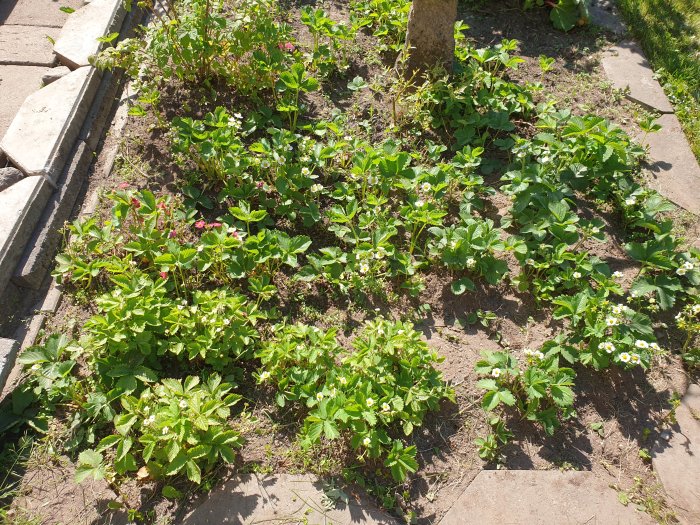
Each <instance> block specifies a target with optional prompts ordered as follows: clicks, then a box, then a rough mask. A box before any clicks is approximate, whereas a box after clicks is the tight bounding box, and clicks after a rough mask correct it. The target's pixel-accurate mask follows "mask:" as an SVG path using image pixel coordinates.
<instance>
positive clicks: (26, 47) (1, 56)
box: [0, 25, 58, 66]
mask: <svg viewBox="0 0 700 525" xmlns="http://www.w3.org/2000/svg"><path fill="white" fill-rule="evenodd" d="M47 36H48V37H51V38H54V39H55V38H56V37H57V36H58V29H56V28H55V27H45V28H40V29H37V28H36V27H32V26H10V25H3V26H0V65H19V66H52V65H53V64H54V62H56V56H55V55H54V54H53V45H52V44H51V42H50V41H49V39H48V38H47ZM20 42H21V44H20Z"/></svg>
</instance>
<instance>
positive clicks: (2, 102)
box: [0, 0, 83, 138]
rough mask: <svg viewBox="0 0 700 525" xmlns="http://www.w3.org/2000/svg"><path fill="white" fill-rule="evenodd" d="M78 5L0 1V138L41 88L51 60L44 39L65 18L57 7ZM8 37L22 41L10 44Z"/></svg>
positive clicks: (59, 0) (55, 0)
mask: <svg viewBox="0 0 700 525" xmlns="http://www.w3.org/2000/svg"><path fill="white" fill-rule="evenodd" d="M82 5H83V1H82V0H0V93H2V96H0V138H2V136H3V135H4V134H5V132H6V131H7V128H8V127H9V125H10V122H12V119H13V117H14V116H15V113H17V110H18V109H19V107H20V106H21V105H22V102H24V99H25V98H26V97H27V96H28V95H29V94H31V93H33V92H34V91H36V90H37V89H39V88H40V87H41V77H42V75H43V73H44V72H45V71H46V66H47V65H51V64H53V63H54V61H55V56H54V55H53V52H52V51H51V47H52V46H51V43H50V42H49V40H48V39H47V38H46V36H47V35H48V36H50V37H51V38H56V37H57V36H58V32H59V29H60V28H61V27H63V24H64V23H65V21H66V19H67V18H68V13H65V12H63V11H61V9H60V8H61V7H70V8H72V9H78V8H80V7H81V6H82ZM12 35H17V36H18V37H19V35H22V36H23V38H22V40H19V39H16V40H14V42H13V41H12V39H11V36H12ZM47 51H48V53H47ZM15 64H25V65H15ZM26 64H41V65H40V66H36V65H26Z"/></svg>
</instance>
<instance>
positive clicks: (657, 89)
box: [602, 41, 673, 113]
mask: <svg viewBox="0 0 700 525" xmlns="http://www.w3.org/2000/svg"><path fill="white" fill-rule="evenodd" d="M602 64H603V69H604V70H605V74H606V75H607V76H608V78H609V79H610V82H612V83H613V85H614V86H615V88H617V89H622V90H626V89H628V88H629V92H628V94H627V98H629V99H631V100H633V101H635V102H638V103H639V104H642V105H643V106H646V107H647V108H650V109H655V110H657V111H659V112H661V113H673V106H672V105H671V103H670V102H669V101H668V98H666V94H665V93H664V90H663V89H662V88H661V85H659V83H658V81H657V80H656V79H655V78H654V72H653V71H652V69H651V66H650V65H649V62H648V61H647V59H646V58H645V57H644V53H643V52H642V50H641V48H640V47H639V46H638V45H637V44H636V43H634V42H631V41H626V42H621V43H619V44H617V45H615V46H612V47H611V48H610V49H608V50H607V51H606V52H605V54H604V56H603V59H602Z"/></svg>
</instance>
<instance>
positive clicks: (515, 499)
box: [439, 470, 655, 525]
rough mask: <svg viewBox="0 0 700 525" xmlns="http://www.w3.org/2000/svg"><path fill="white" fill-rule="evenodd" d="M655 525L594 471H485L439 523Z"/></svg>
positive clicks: (449, 524) (465, 524)
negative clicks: (625, 502) (621, 497)
mask: <svg viewBox="0 0 700 525" xmlns="http://www.w3.org/2000/svg"><path fill="white" fill-rule="evenodd" d="M553 523H556V524H557V525H580V524H583V523H586V524H591V525H594V524H598V525H603V524H605V525H608V524H610V525H612V524H614V525H651V524H653V523H655V521H654V520H653V519H651V517H650V516H648V515H647V514H644V513H642V512H639V511H637V510H635V508H634V507H633V506H629V507H625V506H623V505H622V504H621V503H620V502H619V501H618V499H617V495H616V493H615V491H614V490H613V489H611V488H610V487H609V486H608V483H607V482H606V481H604V480H602V479H600V478H598V477H596V476H595V474H593V473H592V472H575V471H568V472H561V471H558V470H483V471H481V472H480V473H479V474H478V475H477V476H476V478H474V481H472V483H471V484H470V485H469V487H468V488H467V489H466V490H465V491H464V493H463V494H462V495H461V496H460V497H459V499H458V500H457V501H456V502H455V504H454V505H453V506H452V508H451V509H450V510H449V511H448V513H447V514H446V515H445V517H443V518H442V520H441V521H440V522H439V524H440V525H471V524H474V525H482V524H498V525H551V524H553Z"/></svg>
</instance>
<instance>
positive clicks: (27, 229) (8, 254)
mask: <svg viewBox="0 0 700 525" xmlns="http://www.w3.org/2000/svg"><path fill="white" fill-rule="evenodd" d="M50 194H51V187H50V186H49V184H48V183H47V182H46V179H44V178H43V177H25V178H24V179H22V180H21V181H19V182H16V183H15V184H13V185H12V186H10V187H9V188H7V189H6V190H4V191H2V192H0V294H1V293H2V291H3V290H4V289H5V286H6V285H7V283H8V281H9V279H10V276H11V275H12V274H13V273H14V269H15V266H17V262H18V261H19V260H20V258H21V257H22V252H23V250H24V247H25V245H26V244H27V241H28V240H29V238H30V237H31V235H32V231H34V227H35V226H36V224H37V222H38V221H39V217H40V216H41V213H42V212H43V210H44V206H45V205H46V201H47V200H48V198H49V195H50Z"/></svg>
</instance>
